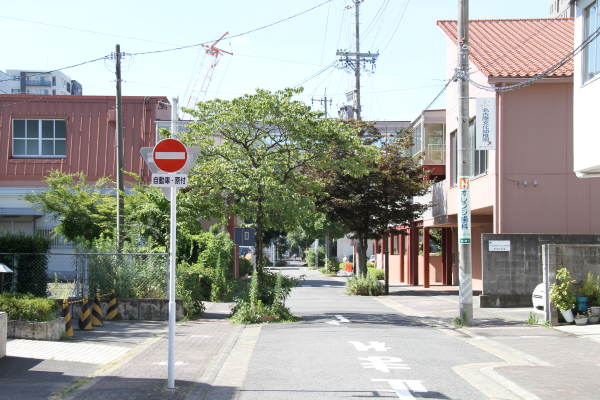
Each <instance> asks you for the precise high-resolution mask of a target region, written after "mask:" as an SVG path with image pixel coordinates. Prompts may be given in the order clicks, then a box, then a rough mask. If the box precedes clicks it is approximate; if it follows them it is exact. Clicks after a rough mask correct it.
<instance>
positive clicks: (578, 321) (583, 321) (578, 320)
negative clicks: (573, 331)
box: [575, 318, 588, 325]
mask: <svg viewBox="0 0 600 400" xmlns="http://www.w3.org/2000/svg"><path fill="white" fill-rule="evenodd" d="M587 322H588V319H587V318H575V323H576V324H577V325H585V324H587Z"/></svg>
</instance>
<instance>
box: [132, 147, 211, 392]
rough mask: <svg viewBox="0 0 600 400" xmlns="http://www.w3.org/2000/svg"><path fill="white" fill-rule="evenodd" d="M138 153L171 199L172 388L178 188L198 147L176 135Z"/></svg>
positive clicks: (170, 382) (171, 378) (171, 379)
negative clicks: (187, 144)
mask: <svg viewBox="0 0 600 400" xmlns="http://www.w3.org/2000/svg"><path fill="white" fill-rule="evenodd" d="M140 153H141V155H142V157H143V158H144V160H145V161H146V164H148V167H149V168H150V171H151V172H152V186H158V187H160V188H161V189H162V191H163V193H164V194H165V197H166V198H167V200H169V201H170V202H171V231H170V232H171V236H170V243H171V254H170V256H171V257H170V259H171V262H170V264H171V265H170V273H169V358H168V362H167V365H168V367H167V368H168V377H167V388H168V389H174V388H175V369H174V368H175V255H176V254H175V253H176V251H175V243H177V237H176V235H177V231H176V228H177V190H178V188H180V187H185V186H187V182H188V180H187V173H188V172H190V170H191V169H192V167H193V166H194V163H195V162H196V158H198V156H199V155H200V148H198V147H185V145H184V144H183V143H181V142H180V141H179V140H177V139H163V140H161V141H160V142H158V143H157V144H156V146H154V148H152V147H142V149H141V150H140Z"/></svg>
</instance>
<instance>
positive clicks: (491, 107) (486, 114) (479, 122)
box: [475, 97, 496, 150]
mask: <svg viewBox="0 0 600 400" xmlns="http://www.w3.org/2000/svg"><path fill="white" fill-rule="evenodd" d="M476 109H477V110H476V111H477V114H476V115H477V118H476V119H475V150H496V98H494V97H489V98H480V99H477V101H476Z"/></svg>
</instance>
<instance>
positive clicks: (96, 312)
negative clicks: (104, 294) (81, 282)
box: [91, 293, 104, 326]
mask: <svg viewBox="0 0 600 400" xmlns="http://www.w3.org/2000/svg"><path fill="white" fill-rule="evenodd" d="M91 319H92V325H93V326H104V320H103V319H102V304H100V293H96V298H95V299H94V304H92V318H91Z"/></svg>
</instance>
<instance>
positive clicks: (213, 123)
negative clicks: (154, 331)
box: [180, 89, 373, 285]
mask: <svg viewBox="0 0 600 400" xmlns="http://www.w3.org/2000/svg"><path fill="white" fill-rule="evenodd" d="M301 92H302V89H285V90H281V91H277V92H275V93H271V92H269V91H267V90H262V89H257V90H256V93H255V94H247V95H244V96H242V97H238V98H235V99H233V100H231V101H226V100H220V99H216V100H212V101H207V102H201V103H198V104H197V105H196V109H188V110H185V112H187V113H189V114H191V115H192V116H194V117H196V118H197V119H198V122H195V123H192V124H190V125H189V132H187V133H182V134H181V135H180V139H181V140H182V141H183V142H184V143H185V144H186V145H188V146H198V147H200V149H201V153H200V157H199V158H198V161H197V162H196V165H195V167H194V169H193V170H192V172H191V176H190V182H191V184H192V185H193V186H196V187H197V189H195V190H198V191H200V192H201V193H203V194H204V196H205V200H206V201H207V203H208V204H210V205H211V206H213V207H214V208H215V210H214V212H213V215H214V216H220V217H221V218H226V217H227V216H228V215H229V213H230V212H234V213H235V214H236V215H238V216H239V217H241V218H243V219H249V220H252V221H253V223H254V228H255V244H256V255H257V260H256V261H257V272H258V280H259V285H262V282H263V280H262V277H263V231H264V230H265V229H266V228H274V229H277V230H291V229H293V228H295V227H296V226H298V225H299V224H300V222H301V221H302V220H303V218H304V217H305V216H306V215H307V214H310V213H311V212H312V210H313V209H314V201H313V198H312V197H311V196H309V195H306V194H305V193H307V192H309V191H310V192H312V193H319V192H320V191H321V188H322V184H321V182H319V181H315V180H313V179H311V177H309V176H307V175H305V174H303V173H302V171H303V170H305V169H309V168H313V169H344V170H346V172H347V173H348V174H351V175H361V174H364V173H365V172H366V168H365V166H364V165H363V164H361V163H360V160H361V159H362V158H364V157H368V156H369V155H372V154H373V151H372V150H371V149H369V148H368V147H367V146H364V145H362V143H361V141H360V140H359V139H358V138H357V137H356V135H355V134H354V129H353V127H352V126H348V125H340V124H338V123H336V121H333V120H327V119H321V118H320V117H321V116H322V113H320V112H314V111H311V109H310V107H308V106H306V105H305V104H304V103H301V102H298V101H293V100H292V97H293V96H294V95H297V94H300V93H301ZM331 146H335V147H337V148H340V149H344V151H346V152H348V153H349V154H351V156H349V157H347V158H346V159H345V160H343V161H339V162H337V163H333V162H332V160H331V159H330V158H329V157H327V154H328V153H329V150H330V148H331ZM225 198H227V199H228V201H225Z"/></svg>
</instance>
